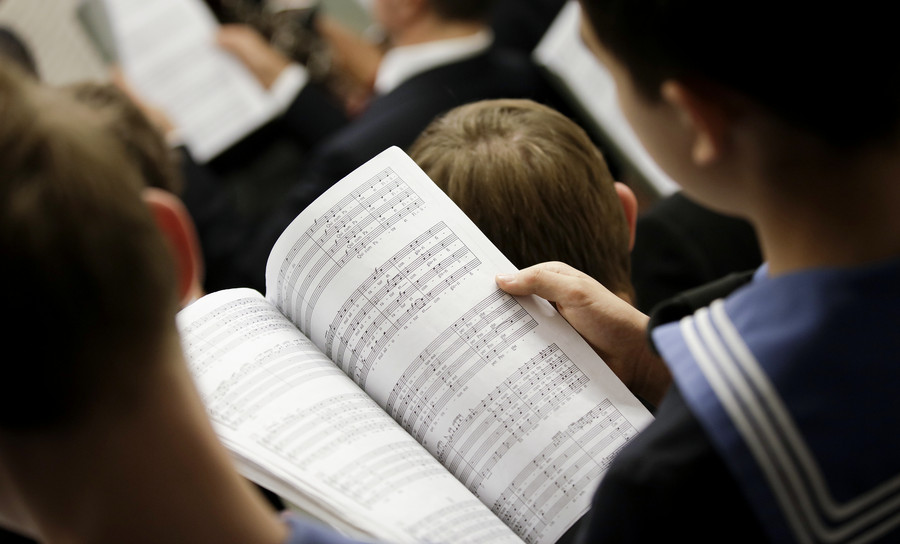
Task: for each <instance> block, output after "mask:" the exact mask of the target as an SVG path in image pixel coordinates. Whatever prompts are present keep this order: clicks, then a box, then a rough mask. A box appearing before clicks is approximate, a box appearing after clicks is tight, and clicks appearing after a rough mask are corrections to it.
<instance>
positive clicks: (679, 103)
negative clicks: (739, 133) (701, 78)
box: [660, 80, 732, 166]
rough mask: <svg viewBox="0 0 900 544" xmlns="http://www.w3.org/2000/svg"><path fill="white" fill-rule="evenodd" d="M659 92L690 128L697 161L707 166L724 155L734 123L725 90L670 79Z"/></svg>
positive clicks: (692, 152)
mask: <svg viewBox="0 0 900 544" xmlns="http://www.w3.org/2000/svg"><path fill="white" fill-rule="evenodd" d="M719 91H721V92H719ZM660 95H661V96H662V99H663V100H664V101H665V102H667V103H668V104H669V105H671V106H673V107H674V108H675V110H676V111H677V112H678V114H679V118H680V119H681V120H682V123H683V124H684V127H685V128H686V129H687V130H689V131H690V132H691V137H692V143H691V158H692V160H693V161H694V163H695V164H696V165H698V166H707V165H709V164H712V163H714V162H716V161H717V160H718V159H719V158H721V157H722V155H723V153H724V152H725V151H726V147H727V145H728V131H729V130H730V128H731V123H732V115H731V112H730V110H729V107H728V102H727V101H728V98H727V96H726V95H727V93H726V92H725V90H724V89H719V88H717V87H715V86H713V85H709V86H704V85H701V84H687V83H685V82H682V81H676V80H667V81H664V82H663V84H662V86H661V87H660Z"/></svg>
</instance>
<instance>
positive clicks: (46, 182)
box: [0, 66, 178, 430]
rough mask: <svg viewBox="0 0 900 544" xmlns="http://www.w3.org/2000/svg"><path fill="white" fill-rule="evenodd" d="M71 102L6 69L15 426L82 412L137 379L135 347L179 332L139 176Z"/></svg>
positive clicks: (9, 399)
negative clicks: (99, 396)
mask: <svg viewBox="0 0 900 544" xmlns="http://www.w3.org/2000/svg"><path fill="white" fill-rule="evenodd" d="M67 98H68V97H66V96H64V95H63V94H62V93H60V92H58V91H56V90H53V89H48V88H44V87H42V86H40V85H38V84H37V83H36V82H31V81H28V80H27V78H25V77H23V76H22V74H21V73H20V71H19V70H17V69H15V70H14V69H12V68H9V67H3V66H0V118H2V119H3V122H2V123H0V171H2V172H3V175H2V180H0V206H2V208H3V210H2V213H0V221H2V223H3V225H2V228H0V253H2V255H3V262H5V263H9V264H10V265H9V266H3V267H2V271H0V282H2V284H3V285H4V286H6V288H4V289H3V293H2V295H0V298H2V306H3V308H5V309H6V310H7V311H9V312H10V314H9V315H13V316H15V318H14V319H12V320H9V323H8V324H7V327H6V328H5V333H4V334H5V336H6V337H7V338H8V339H9V340H10V341H8V342H5V344H6V348H5V349H6V355H5V357H4V361H5V363H4V364H3V374H4V379H3V380H2V384H3V386H2V391H0V428H2V429H7V430H9V429H13V430H16V429H40V428H46V427H52V426H59V425H64V424H65V423H67V422H68V421H69V420H72V419H79V418H82V417H84V416H85V414H86V413H87V412H88V411H89V410H90V406H91V404H92V402H91V401H92V400H93V399H95V398H96V396H95V393H96V391H97V390H98V389H102V388H99V387H98V384H101V383H106V382H109V381H113V380H118V379H123V381H124V383H126V384H128V383H131V382H132V380H133V379H135V378H136V377H137V376H139V375H140V370H141V367H142V365H144V364H145V363H146V361H145V360H143V358H142V357H140V356H138V354H137V353H132V352H133V351H137V350H134V346H145V347H147V348H150V347H152V346H157V345H159V346H162V345H165V344H166V340H167V337H168V336H169V335H171V334H172V333H173V328H172V327H173V324H172V323H171V321H172V319H171V318H172V316H173V315H174V313H175V310H176V307H177V303H178V299H177V297H176V289H175V272H174V265H173V263H172V257H171V254H170V252H169V251H168V248H167V247H166V245H165V242H164V240H163V238H162V237H161V236H160V233H159V231H158V229H157V227H156V225H155V224H154V222H153V218H152V215H151V213H150V210H149V208H148V207H147V206H146V204H144V202H143V201H142V200H141V198H140V196H139V195H140V194H141V190H142V188H143V185H144V183H143V180H142V179H141V177H140V173H139V172H138V171H137V169H135V168H134V167H133V166H132V165H130V164H129V162H128V161H127V160H126V158H125V155H124V153H122V152H121V149H122V148H121V146H120V144H119V143H118V142H117V141H115V139H114V138H112V137H111V136H110V135H109V134H108V133H107V132H106V131H104V130H103V129H102V128H101V127H100V125H99V124H98V123H97V122H96V120H95V119H94V116H93V115H92V114H91V112H90V111H89V110H87V109H83V108H80V107H78V106H77V105H76V104H75V103H74V102H73V101H71V100H68V99H67ZM153 351H155V350H153V349H149V350H148V354H149V353H151V352H153ZM126 353H127V354H128V356H127V357H126V356H125V354H126ZM138 353H139V351H138ZM116 360H120V361H122V362H126V361H127V364H125V365H122V366H121V367H117V366H115V365H112V364H110V362H111V361H116Z"/></svg>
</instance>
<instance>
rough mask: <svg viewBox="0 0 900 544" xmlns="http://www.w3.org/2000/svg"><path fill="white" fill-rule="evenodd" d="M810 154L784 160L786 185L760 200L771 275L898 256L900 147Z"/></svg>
mask: <svg viewBox="0 0 900 544" xmlns="http://www.w3.org/2000/svg"><path fill="white" fill-rule="evenodd" d="M809 159H810V158H809V157H802V156H801V157H798V159H797V160H796V161H793V162H792V163H790V162H789V163H786V164H780V165H779V168H780V169H781V172H780V173H779V179H782V180H783V181H784V183H774V184H769V185H768V187H771V188H772V190H771V191H768V192H767V193H766V194H763V195H762V197H761V198H759V199H757V202H764V203H765V204H763V205H760V206H757V209H756V210H755V212H754V217H753V218H752V220H753V222H754V223H755V225H756V228H757V232H758V234H759V238H760V243H761V245H762V249H763V254H764V255H765V258H766V260H767V261H768V263H769V273H770V275H773V276H774V275H780V274H785V273H788V272H792V271H798V270H803V269H809V268H831V267H853V266H861V265H865V264H869V263H874V262H877V261H882V260H887V259H890V258H892V257H900V151H898V150H888V149H885V150H879V151H871V152H867V153H864V154H854V155H850V154H846V155H844V156H837V155H832V157H827V158H826V157H825V156H824V155H820V156H819V157H818V161H816V162H813V161H811V160H809ZM792 164H793V165H794V166H797V167H796V168H792V167H791V165H792ZM804 164H805V166H800V165H804ZM809 164H815V166H814V167H812V168H810V167H808V165H809ZM792 177H793V179H791V178H792ZM785 189H787V190H785Z"/></svg>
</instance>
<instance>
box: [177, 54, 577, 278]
mask: <svg viewBox="0 0 900 544" xmlns="http://www.w3.org/2000/svg"><path fill="white" fill-rule="evenodd" d="M492 98H531V99H534V100H536V101H539V102H543V103H546V104H548V105H551V106H553V107H557V108H561V105H562V102H561V101H560V100H559V99H558V97H557V95H556V94H554V92H553V91H552V90H551V88H550V87H549V86H548V85H547V83H546V80H545V79H544V78H543V76H542V75H541V73H540V72H539V71H538V70H537V68H536V67H535V66H534V65H533V64H532V62H531V61H530V59H529V58H528V57H527V56H526V55H523V54H521V53H517V52H513V51H510V50H500V49H498V48H491V49H489V50H488V51H487V52H485V53H482V54H479V55H477V56H474V57H471V58H468V59H465V60H462V61H459V62H456V63H452V64H448V65H444V66H440V67H437V68H434V69H432V70H429V71H427V72H424V73H421V74H419V75H416V76H414V77H412V78H411V79H409V80H407V81H406V82H404V83H402V84H401V85H400V86H399V87H397V88H396V89H394V90H393V91H392V92H390V93H388V94H386V95H384V96H380V97H377V98H375V99H373V101H372V102H371V104H370V105H369V106H368V107H367V109H366V110H365V111H364V113H362V114H361V115H360V116H359V117H357V118H355V119H349V118H347V117H346V116H344V114H343V112H342V111H341V109H340V107H339V106H338V105H337V104H336V103H334V102H333V101H332V100H331V99H330V98H329V96H328V95H327V93H325V92H324V91H323V90H322V89H321V88H319V87H317V86H315V85H308V86H307V87H306V88H305V89H304V90H303V91H301V93H300V94H299V95H298V97H297V99H296V100H295V101H294V103H293V104H292V105H291V106H290V107H289V108H288V109H287V111H286V113H285V114H284V115H283V116H282V119H281V120H280V122H281V124H282V126H283V129H284V130H285V131H287V132H290V133H291V135H292V137H294V138H296V139H297V140H298V141H300V142H302V144H303V145H304V146H306V148H307V159H306V162H305V164H304V166H303V168H302V170H301V171H300V172H298V173H297V176H296V181H294V182H293V183H292V186H291V188H290V190H289V191H288V192H287V194H286V195H285V197H284V198H283V199H281V202H280V204H279V205H278V206H277V208H276V209H274V210H272V212H271V213H270V214H268V215H267V216H266V218H265V219H264V220H263V221H261V222H259V223H258V224H254V225H252V226H250V227H249V228H247V227H244V226H240V225H241V222H240V221H238V220H234V219H230V218H228V217H227V214H220V215H221V216H222V217H221V220H219V221H218V222H217V223H218V225H217V227H218V230H219V231H220V233H219V234H217V235H216V236H217V237H224V238H227V239H229V240H234V239H236V238H240V239H241V242H239V243H238V244H231V245H232V246H233V247H231V248H230V249H228V250H226V251H227V252H228V253H230V255H224V256H223V255H219V256H216V257H215V258H214V262H215V263H216V264H217V265H221V263H228V264H227V266H226V268H227V269H218V270H210V271H209V272H210V273H211V274H212V275H213V276H215V277H216V278H217V280H216V285H209V284H207V288H208V289H211V290H212V289H220V288H224V287H233V286H248V287H253V288H256V289H258V290H260V291H263V290H264V287H265V285H264V278H265V264H266V260H267V258H268V254H269V251H270V250H271V248H272V245H273V244H274V242H275V240H277V238H278V236H279V235H280V234H281V232H282V231H283V230H284V229H285V227H287V225H288V224H289V223H290V222H291V221H292V220H293V219H294V218H295V217H296V216H297V214H298V213H300V212H301V211H302V210H303V209H304V208H306V206H308V205H309V204H310V203H311V202H312V201H313V200H315V199H316V198H317V197H318V196H319V195H321V194H322V193H323V192H324V191H325V190H326V189H328V188H329V187H330V186H331V185H332V184H334V183H335V182H337V181H339V180H340V179H341V178H342V177H344V176H345V175H347V174H348V173H350V172H351V171H353V170H354V169H355V168H356V167H358V166H360V165H362V164H363V163H364V162H366V161H367V160H369V159H370V158H372V157H373V156H375V155H377V154H378V153H380V152H381V151H383V150H385V149H386V148H388V147H390V146H398V147H401V148H404V149H405V148H408V147H409V146H410V145H411V144H412V143H413V141H414V140H415V139H416V138H417V137H418V135H419V134H420V133H421V132H422V130H423V129H424V128H425V127H426V126H427V125H428V124H429V123H430V122H431V121H432V120H433V119H434V118H435V117H437V116H438V115H440V114H441V113H444V112H446V111H447V110H450V109H452V108H454V107H456V106H459V105H462V104H465V103H468V102H473V101H476V100H482V99H492ZM216 200H217V199H216V198H214V197H212V196H210V197H209V198H206V197H200V198H193V199H192V201H193V202H199V203H202V202H204V201H210V202H214V201H216ZM207 215H208V214H207ZM231 224H234V225H236V227H235V228H243V229H244V231H243V232H241V233H240V234H239V235H238V236H235V234H234V228H231V227H229V225H231ZM201 242H202V243H205V241H204V240H202V239H201ZM215 245H216V246H217V247H221V246H222V245H223V244H215ZM226 245H227V244H226Z"/></svg>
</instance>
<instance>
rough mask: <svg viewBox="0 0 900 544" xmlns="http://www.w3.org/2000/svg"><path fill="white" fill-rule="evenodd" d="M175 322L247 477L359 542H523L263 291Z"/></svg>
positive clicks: (215, 303) (224, 300)
mask: <svg viewBox="0 0 900 544" xmlns="http://www.w3.org/2000/svg"><path fill="white" fill-rule="evenodd" d="M178 326H179V330H180V331H181V334H182V342H183V346H184V349H185V353H186V354H187V356H188V360H189V367H190V369H191V372H192V374H193V376H194V380H195V382H196V384H197V386H198V389H199V391H200V394H201V397H202V399H203V401H204V403H205V405H206V407H207V410H208V412H209V414H210V416H211V418H212V420H213V423H214V425H215V428H216V431H217V433H218V435H219V437H220V438H221V439H222V441H223V443H224V444H225V445H226V447H227V448H228V449H229V450H230V451H231V452H232V453H233V455H234V457H235V458H236V460H237V462H238V466H239V467H240V469H241V471H242V473H243V474H244V475H245V476H246V477H248V478H250V479H253V480H255V481H257V482H258V483H260V484H261V485H264V486H266V487H268V488H269V489H271V490H272V491H275V492H276V493H278V494H279V495H281V496H283V497H284V498H285V499H286V500H288V501H289V502H292V503H294V504H297V505H299V506H300V507H301V509H303V510H304V511H306V512H309V513H310V514H312V515H314V516H315V517H317V518H319V519H320V520H322V521H324V522H326V523H331V524H332V525H333V526H335V527H337V528H339V529H342V530H343V531H344V532H345V533H348V534H350V535H352V536H355V537H367V538H375V539H378V540H381V541H384V542H448V543H449V542H453V543H459V542H463V543H464V542H469V543H473V544H474V543H482V542H505V543H515V542H518V543H520V544H521V540H520V539H519V538H518V537H516V535H515V534H514V533H513V532H512V531H511V530H510V529H509V528H508V527H506V526H505V525H504V524H503V523H502V522H501V521H500V520H498V519H497V518H496V516H494V514H492V513H491V512H490V511H489V510H488V509H487V508H486V507H485V506H484V505H483V504H482V503H481V502H479V501H478V499H476V498H475V497H473V496H472V494H471V493H469V491H468V490H466V488H465V487H463V486H462V485H461V484H460V483H459V482H458V481H457V480H456V479H455V478H454V477H453V476H452V475H451V474H450V473H449V472H447V470H446V469H445V468H444V467H442V466H441V465H440V464H439V463H438V462H437V461H436V460H435V459H434V458H433V457H432V456H431V455H430V454H429V453H428V452H427V451H425V449H424V448H422V446H420V445H419V444H418V443H417V442H416V441H415V440H413V439H412V438H411V437H410V436H409V435H408V434H407V433H406V432H405V431H404V430H403V429H402V428H400V426H399V425H397V423H396V422H395V421H394V420H393V419H391V418H390V417H389V416H388V415H387V414H385V413H384V411H383V410H382V409H381V408H379V407H378V406H377V405H376V404H375V403H374V402H373V401H372V400H371V399H370V398H369V397H368V396H367V395H366V394H365V393H364V392H363V391H361V390H360V389H359V387H357V386H356V384H354V383H353V382H352V381H351V380H350V379H348V378H347V376H346V375H344V374H343V373H342V372H341V371H340V370H339V369H338V368H337V367H336V366H335V365H334V364H333V363H332V362H331V361H330V360H328V358H326V357H325V356H324V355H322V353H321V352H320V351H319V350H318V349H317V348H316V347H315V346H314V345H313V344H312V343H311V342H310V341H309V340H308V339H307V338H305V337H304V336H303V335H302V334H301V333H300V332H299V331H298V330H297V329H296V327H294V325H292V324H291V323H290V322H289V321H288V320H287V319H286V318H285V317H284V316H283V315H281V314H280V313H279V312H278V311H277V310H276V309H275V308H274V307H273V306H272V305H271V304H269V303H268V302H267V301H266V299H265V298H264V297H263V296H262V295H261V294H259V293H257V292H256V291H253V290H249V289H232V290H227V291H221V292H218V293H213V294H210V295H207V296H205V297H203V298H201V299H200V300H198V301H196V302H194V303H193V304H191V305H190V306H188V307H187V308H185V309H184V310H182V311H181V312H180V313H179V315H178Z"/></svg>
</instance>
